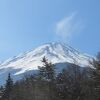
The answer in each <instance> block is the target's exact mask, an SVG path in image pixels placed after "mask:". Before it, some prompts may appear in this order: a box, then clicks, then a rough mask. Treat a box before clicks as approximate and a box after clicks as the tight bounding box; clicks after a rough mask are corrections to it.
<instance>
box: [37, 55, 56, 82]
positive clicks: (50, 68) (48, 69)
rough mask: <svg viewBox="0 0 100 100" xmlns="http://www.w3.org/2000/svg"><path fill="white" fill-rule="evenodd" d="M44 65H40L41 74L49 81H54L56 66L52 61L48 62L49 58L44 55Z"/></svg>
mask: <svg viewBox="0 0 100 100" xmlns="http://www.w3.org/2000/svg"><path fill="white" fill-rule="evenodd" d="M42 62H43V67H39V71H40V73H39V74H40V76H42V77H43V78H44V79H47V80H48V81H53V80H54V79H55V66H54V64H52V63H51V62H48V59H46V58H45V57H43V59H42Z"/></svg>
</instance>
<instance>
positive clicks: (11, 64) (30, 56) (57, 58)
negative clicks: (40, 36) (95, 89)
mask: <svg viewBox="0 0 100 100" xmlns="http://www.w3.org/2000/svg"><path fill="white" fill-rule="evenodd" d="M44 56H45V57H47V59H48V60H49V61H51V62H52V63H54V64H55V63H74V64H77V65H79V66H82V67H83V66H88V64H89V62H88V61H89V60H90V59H91V57H89V56H86V55H84V54H82V53H80V52H78V51H77V50H75V49H74V48H72V47H70V46H68V45H66V44H63V43H58V42H56V43H48V44H44V45H42V46H40V47H37V48H35V49H33V50H31V51H29V52H25V53H22V54H20V55H18V56H15V57H13V58H10V59H8V60H6V61H4V62H2V63H1V64H0V75H1V76H2V77H4V76H6V74H7V72H11V73H13V75H15V76H18V75H21V74H23V73H25V72H30V71H32V70H37V69H38V66H42V63H41V60H42V58H43V57H44ZM1 76H0V77H1Z"/></svg>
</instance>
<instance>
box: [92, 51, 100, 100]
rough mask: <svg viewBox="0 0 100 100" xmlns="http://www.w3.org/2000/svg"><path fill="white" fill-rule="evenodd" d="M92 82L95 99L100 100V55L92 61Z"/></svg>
mask: <svg viewBox="0 0 100 100" xmlns="http://www.w3.org/2000/svg"><path fill="white" fill-rule="evenodd" d="M92 64H93V67H94V68H95V69H94V71H93V80H94V88H95V97H96V99H97V100H100V53H98V55H97V58H96V59H94V60H93V63H92Z"/></svg>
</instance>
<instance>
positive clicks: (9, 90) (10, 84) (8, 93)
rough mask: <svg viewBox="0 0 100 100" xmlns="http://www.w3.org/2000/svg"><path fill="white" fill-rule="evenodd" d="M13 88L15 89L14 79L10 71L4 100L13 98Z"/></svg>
mask: <svg viewBox="0 0 100 100" xmlns="http://www.w3.org/2000/svg"><path fill="white" fill-rule="evenodd" d="M12 89H13V80H12V78H11V75H10V73H9V74H8V79H7V80H6V85H5V90H4V94H3V99H4V100H12V99H11V97H12Z"/></svg>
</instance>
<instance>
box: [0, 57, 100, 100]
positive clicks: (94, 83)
mask: <svg viewBox="0 0 100 100" xmlns="http://www.w3.org/2000/svg"><path fill="white" fill-rule="evenodd" d="M99 58H100V56H98V59H97V60H94V61H93V62H92V65H93V66H94V67H95V69H90V68H84V69H82V68H80V67H79V66H77V65H75V64H72V65H70V66H67V67H66V69H63V70H62V71H61V72H59V73H58V74H56V73H55V66H54V65H53V64H52V63H50V62H48V60H47V59H46V58H45V57H44V58H43V59H42V62H43V66H42V67H39V73H38V74H37V75H27V76H25V77H24V78H23V79H21V80H19V81H17V82H15V83H14V84H13V81H12V78H11V76H10V74H9V75H8V79H7V81H6V85H5V87H4V88H2V87H1V89H0V91H2V93H3V95H2V98H0V100H96V99H97V100H100V98H99V94H100V62H99V61H100V59H99Z"/></svg>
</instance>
